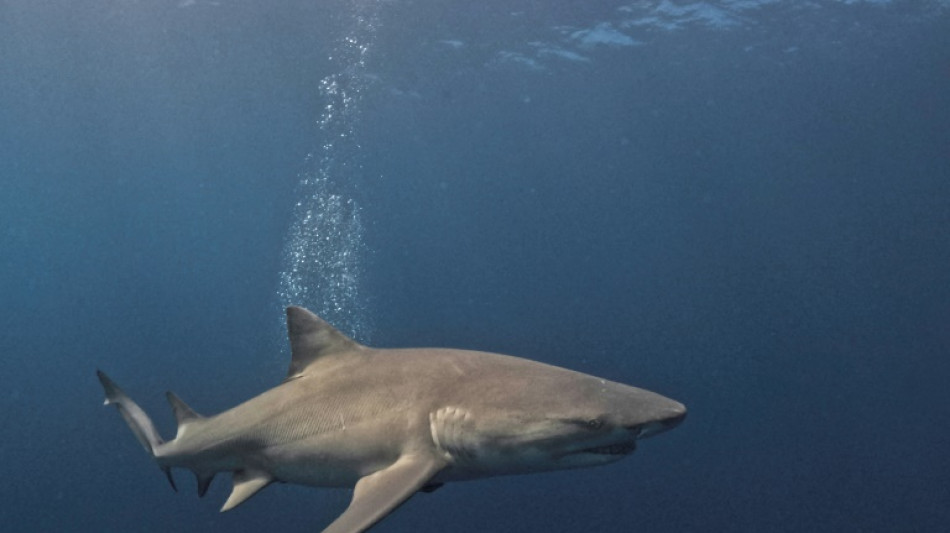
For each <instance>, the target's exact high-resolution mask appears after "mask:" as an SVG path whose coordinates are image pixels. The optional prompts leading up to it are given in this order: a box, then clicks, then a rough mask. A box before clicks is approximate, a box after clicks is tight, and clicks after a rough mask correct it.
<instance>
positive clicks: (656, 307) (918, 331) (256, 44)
mask: <svg viewBox="0 0 950 533" xmlns="http://www.w3.org/2000/svg"><path fill="white" fill-rule="evenodd" d="M288 304H299V305H304V306H307V307H309V308H310V309H312V310H313V311H315V312H317V313H318V314H320V315H322V316H324V317H325V318H327V319H328V320H329V321H331V322H332V323H334V324H335V325H337V326H338V327H340V328H341V329H342V330H344V331H346V332H347V333H349V334H351V335H354V336H355V337H356V338H357V339H359V340H361V341H363V342H365V343H368V344H372V345H377V346H387V347H389V346H433V345H434V346H452V347H462V348H472V349H480V350H489V351H498V352H502V353H509V354H512V355H518V356H522V357H528V358H531V359H536V360H540V361H544V362H547V363H552V364H557V365H561V366H566V367H569V368H572V369H575V370H579V371H583V372H587V373H591V374H595V375H598V376H603V377H605V378H608V379H612V380H616V381H621V382H624V383H629V384H633V385H636V386H640V387H644V388H648V389H651V390H654V391H657V392H659V393H661V394H664V395H667V396H670V397H672V398H675V399H677V400H679V401H682V402H684V403H685V404H686V405H687V406H688V407H689V409H690V415H689V418H688V419H687V420H686V422H685V423H684V424H683V425H682V426H680V427H679V428H677V429H676V430H675V431H672V432H670V433H668V434H664V435H662V436H659V437H657V438H656V439H650V440H648V441H645V442H644V443H642V445H641V446H640V448H639V450H638V451H637V453H635V454H634V455H633V456H631V457H629V458H627V459H625V460H624V461H622V462H620V463H617V464H614V465H610V466H607V467H602V468H596V469H587V470H576V471H567V472H558V473H550V474H543V475H537V476H523V477H508V478H497V479H490V480H484V481H475V482H468V483H459V484H452V485H448V486H446V487H444V488H442V489H441V490H439V491H437V492H435V493H433V494H420V495H417V496H415V497H413V498H412V499H411V500H410V501H409V502H408V503H407V504H406V505H405V506H403V507H401V508H400V509H399V510H398V511H397V512H395V513H394V514H393V515H391V516H390V517H388V518H387V519H385V520H384V521H383V522H382V523H380V525H379V526H378V527H377V529H378V530H379V531H392V532H396V531H446V530H450V531H456V532H484V531H543V532H554V531H557V532H574V531H616V532H620V531H645V532H683V531H808V532H814V531H836V532H838V531H887V532H893V531H914V532H930V531H932V532H938V531H947V530H948V527H950V482H948V479H950V389H948V382H950V380H948V378H950V2H946V1H942V2H940V1H923V0H921V1H900V0H894V1H886V0H878V1H870V0H867V1H859V0H851V1H847V0H811V1H793V0H732V1H730V0H719V1H708V2H683V1H672V0H660V1H652V0H643V1H638V0H619V1H602V0H590V1H583V2H581V1H577V2H568V1H566V0H548V1H540V0H505V1H501V0H479V1H466V2H462V1H459V0H379V1H369V0H346V1H343V0H327V1H301V0H274V1H268V2H265V1H261V0H217V1H207V0H172V1H160V0H139V1H135V0H73V1H56V0H47V1H37V0H2V2H0V305H2V307H0V432H2V433H0V529H2V530H3V531H6V532H21V531H23V532H27V531H90V532H92V531H95V532H99V531H143V532H146V531H156V532H157V531H162V532H164V531H182V532H199V531H200V532H209V531H222V532H224V531H227V532H234V531H265V530H272V531H277V530H281V531H319V530H321V529H322V528H323V527H325V526H326V525H327V524H329V523H330V522H331V521H332V520H333V519H334V518H335V517H336V516H337V515H338V514H339V513H340V512H341V511H342V509H343V508H344V507H345V506H346V504H347V503H348V501H349V498H350V492H349V491H345V490H329V489H312V488H304V487H298V486H290V485H273V486H271V487H269V488H267V489H266V490H264V491H262V492H261V493H260V494H258V495H257V496H255V497H254V498H253V499H252V500H250V501H249V502H248V503H246V504H245V505H243V506H242V507H240V508H239V509H236V510H234V511H231V512H229V513H226V514H219V513H218V509H219V508H220V506H221V504H222V503H223V501H224V500H225V499H226V497H227V494H228V493H229V491H230V482H229V480H228V479H227V476H219V478H220V479H218V480H216V481H215V482H214V483H213V484H212V487H211V490H210V491H209V494H208V495H207V496H206V497H205V499H204V500H199V499H198V498H197V497H195V496H194V495H193V492H194V490H195V488H194V480H193V479H192V478H191V475H190V474H189V473H187V472H184V471H180V472H178V473H177V478H178V485H179V489H180V491H181V492H180V493H178V494H175V493H174V492H172V491H171V490H170V488H169V487H168V485H167V483H166V480H165V479H163V478H164V476H163V475H162V473H161V472H160V471H159V470H158V469H157V468H156V467H155V465H154V464H153V463H152V462H151V461H150V460H149V458H148V457H147V455H146V454H144V453H143V451H142V449H141V446H140V445H139V444H138V443H137V442H136V441H135V439H134V437H133V436H132V434H131V433H130V432H129V431H128V429H127V428H126V427H125V425H124V424H123V423H122V421H121V419H120V418H119V417H118V416H117V415H116V413H115V412H114V411H113V410H112V409H105V408H103V407H102V406H101V403H102V390H101V387H100V386H99V383H98V382H97V380H96V378H95V370H96V368H101V369H103V370H104V371H106V372H108V373H109V374H110V375H111V376H112V377H113V378H114V379H115V380H116V381H117V382H118V383H119V384H121V385H122V386H123V387H124V388H125V390H126V391H127V392H128V393H129V394H130V395H131V396H132V397H133V398H135V399H136V400H137V401H138V402H139V403H140V404H141V405H142V406H143V408H145V410H146V411H147V412H149V413H150V414H151V415H152V417H153V419H154V420H155V421H156V423H157V424H158V426H159V428H160V429H161V431H162V432H163V433H164V435H165V436H166V437H170V436H171V435H172V434H173V432H174V420H173V418H172V416H171V411H170V409H169V408H168V406H167V405H166V404H165V400H164V392H165V390H167V389H171V390H174V391H175V392H176V393H178V394H179V395H180V396H182V397H183V398H184V399H185V400H186V401H187V402H188V403H189V404H190V405H192V406H193V407H194V408H195V409H196V410H197V411H199V412H201V413H206V414H210V413H215V412H218V411H221V410H223V409H226V408H228V407H231V406H233V405H236V404H237V403H239V402H241V401H243V400H245V399H248V398H250V397H251V396H254V395H256V394H258V393H260V392H262V391H263V390H266V389H268V388H270V387H272V386H274V385H276V384H277V383H279V381H280V380H281V379H282V378H283V376H284V375H285V372H286V367H287V364H288V357H289V356H288V349H287V347H286V341H285V337H284V332H283V327H284V325H283V311H282V309H283V307H284V306H285V305H288ZM315 408H319V406H315Z"/></svg>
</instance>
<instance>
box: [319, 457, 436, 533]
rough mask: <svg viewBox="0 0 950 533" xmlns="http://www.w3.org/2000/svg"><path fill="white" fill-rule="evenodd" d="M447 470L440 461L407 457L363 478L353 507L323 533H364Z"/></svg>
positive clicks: (357, 488)
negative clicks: (442, 471) (362, 532)
mask: <svg viewBox="0 0 950 533" xmlns="http://www.w3.org/2000/svg"><path fill="white" fill-rule="evenodd" d="M444 467H445V462H444V461H442V460H441V459H438V458H436V457H429V456H424V455H406V456H403V457H400V458H399V460H397V461H396V462H395V463H393V464H392V465H391V466H390V467H388V468H386V469H383V470H380V471H378V472H375V473H373V474H370V475H368V476H365V477H363V478H361V479H360V480H359V481H358V482H357V483H356V489H355V490H354V491H353V500H352V501H350V506H349V507H347V508H346V511H344V513H343V514H342V515H340V517H339V518H337V519H336V520H335V521H334V522H333V523H332V524H330V526H329V527H327V528H326V529H324V530H323V533H360V532H361V531H366V530H367V529H369V528H370V527H372V526H373V524H375V523H376V522H379V521H380V520H382V519H383V518H385V517H386V515H388V514H389V513H391V512H393V511H395V510H396V508H397V507H399V506H400V505H402V504H403V503H404V502H405V501H406V500H408V499H409V497H410V496H412V495H413V494H415V493H416V491H418V490H419V489H421V488H422V487H424V486H425V485H426V483H428V481H429V480H430V479H432V477H433V476H435V475H436V474H438V473H439V471H440V470H442V468H444Z"/></svg>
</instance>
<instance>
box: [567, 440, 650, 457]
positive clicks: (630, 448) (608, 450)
mask: <svg viewBox="0 0 950 533" xmlns="http://www.w3.org/2000/svg"><path fill="white" fill-rule="evenodd" d="M636 449H637V442H636V441H631V442H624V443H620V444H611V445H609V446H597V447H595V448H585V449H583V450H581V451H580V452H579V453H593V454H596V455H627V454H631V453H633V452H634V451H635V450H636Z"/></svg>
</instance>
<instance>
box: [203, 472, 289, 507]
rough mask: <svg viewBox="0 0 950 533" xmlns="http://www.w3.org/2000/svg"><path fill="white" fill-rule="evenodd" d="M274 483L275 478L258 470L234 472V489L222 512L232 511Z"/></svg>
mask: <svg viewBox="0 0 950 533" xmlns="http://www.w3.org/2000/svg"><path fill="white" fill-rule="evenodd" d="M273 482H274V478H272V477H271V476H270V474H268V473H267V472H261V471H256V470H238V471H236V472H234V488H233V489H231V495H230V496H228V501H226V502H224V506H223V507H221V512H222V513H223V512H225V511H230V510H231V509H234V508H235V507H237V506H238V505H241V504H242V503H244V502H246V501H247V499H248V498H250V497H251V496H253V495H255V494H257V491H259V490H261V489H263V488H264V487H266V486H268V485H270V484H271V483H273ZM209 483H210V482H209Z"/></svg>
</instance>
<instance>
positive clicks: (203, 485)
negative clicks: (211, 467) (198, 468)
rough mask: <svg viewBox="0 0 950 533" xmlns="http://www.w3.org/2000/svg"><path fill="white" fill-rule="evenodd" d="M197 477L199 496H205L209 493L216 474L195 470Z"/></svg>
mask: <svg viewBox="0 0 950 533" xmlns="http://www.w3.org/2000/svg"><path fill="white" fill-rule="evenodd" d="M195 479H197V481H198V497H199V498H204V497H205V494H207V493H208V487H210V486H211V480H212V479H214V474H201V473H199V472H195Z"/></svg>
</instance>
